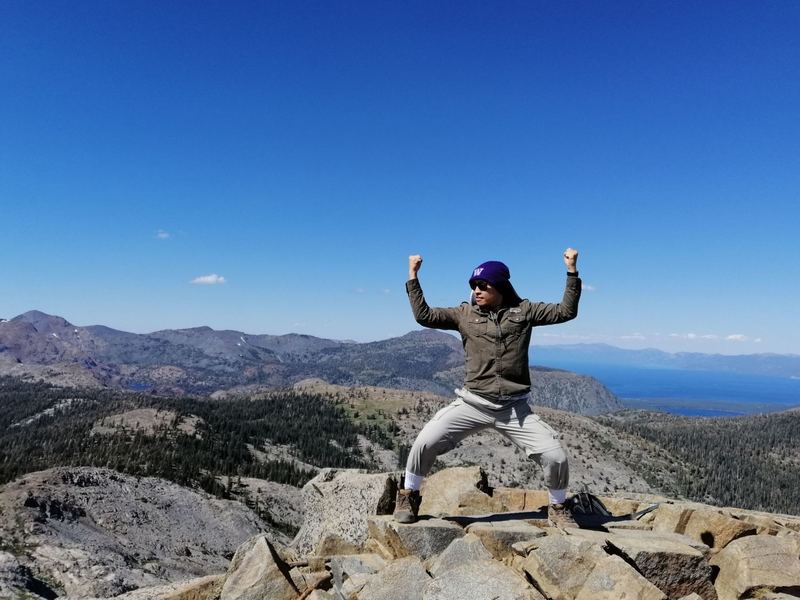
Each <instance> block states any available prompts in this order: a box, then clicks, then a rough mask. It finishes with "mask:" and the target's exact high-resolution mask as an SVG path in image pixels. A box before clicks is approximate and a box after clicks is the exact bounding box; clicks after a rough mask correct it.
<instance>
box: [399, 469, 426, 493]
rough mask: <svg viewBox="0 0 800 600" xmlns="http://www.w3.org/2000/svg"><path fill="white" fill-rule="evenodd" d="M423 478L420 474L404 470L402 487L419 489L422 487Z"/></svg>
mask: <svg viewBox="0 0 800 600" xmlns="http://www.w3.org/2000/svg"><path fill="white" fill-rule="evenodd" d="M424 479H425V478H424V477H423V476H422V475H414V474H413V473H411V472H410V471H406V479H405V484H404V487H405V489H407V490H419V489H420V488H421V487H422V481H423V480H424Z"/></svg>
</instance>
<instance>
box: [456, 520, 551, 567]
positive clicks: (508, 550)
mask: <svg viewBox="0 0 800 600" xmlns="http://www.w3.org/2000/svg"><path fill="white" fill-rule="evenodd" d="M467 532H468V533H472V534H474V535H476V536H478V537H479V538H480V539H481V541H482V542H483V545H484V546H486V549H487V550H489V552H491V553H492V556H494V558H496V559H498V560H502V559H504V558H508V557H510V556H511V555H512V554H515V552H514V550H513V548H512V546H513V545H514V544H516V543H517V542H527V541H531V540H535V539H536V538H540V537H544V536H545V535H547V533H546V532H545V531H544V530H543V529H541V528H539V527H536V526H535V525H530V524H529V523H526V522H525V521H499V522H496V523H473V524H472V525H469V526H468V527H467Z"/></svg>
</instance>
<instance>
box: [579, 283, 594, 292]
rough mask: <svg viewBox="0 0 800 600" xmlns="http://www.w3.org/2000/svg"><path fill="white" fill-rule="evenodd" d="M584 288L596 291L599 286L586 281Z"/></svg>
mask: <svg viewBox="0 0 800 600" xmlns="http://www.w3.org/2000/svg"><path fill="white" fill-rule="evenodd" d="M582 288H583V289H584V290H586V291H587V292H596V291H597V288H596V287H594V286H593V285H592V284H591V283H584V284H583V286H582Z"/></svg>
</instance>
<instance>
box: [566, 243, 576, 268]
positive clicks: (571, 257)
mask: <svg viewBox="0 0 800 600" xmlns="http://www.w3.org/2000/svg"><path fill="white" fill-rule="evenodd" d="M564 264H565V265H567V271H569V272H570V273H574V272H575V271H577V270H578V251H577V250H575V249H574V248H567V249H566V250H564Z"/></svg>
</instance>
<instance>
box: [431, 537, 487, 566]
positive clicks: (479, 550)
mask: <svg viewBox="0 0 800 600" xmlns="http://www.w3.org/2000/svg"><path fill="white" fill-rule="evenodd" d="M491 559H492V554H491V552H489V551H488V550H487V549H486V546H484V545H483V543H482V542H481V540H480V538H479V537H478V536H476V535H475V534H472V533H468V534H467V535H465V536H464V537H462V538H458V539H455V540H453V541H452V542H450V545H449V546H448V547H447V548H445V550H444V552H442V553H441V554H440V555H439V556H437V557H436V558H435V559H434V560H433V562H432V564H431V566H430V568H429V569H428V570H429V571H430V574H431V575H433V576H434V577H436V576H438V575H441V574H442V573H444V572H445V571H449V570H450V569H455V568H458V567H461V566H463V565H465V564H467V563H472V562H476V561H487V560H491Z"/></svg>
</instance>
